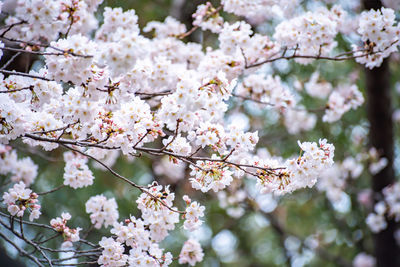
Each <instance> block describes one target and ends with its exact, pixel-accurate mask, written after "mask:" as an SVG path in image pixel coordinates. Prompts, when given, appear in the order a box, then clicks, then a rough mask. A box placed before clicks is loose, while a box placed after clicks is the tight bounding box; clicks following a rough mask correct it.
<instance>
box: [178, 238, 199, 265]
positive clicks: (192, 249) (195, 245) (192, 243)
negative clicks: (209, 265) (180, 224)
mask: <svg viewBox="0 0 400 267" xmlns="http://www.w3.org/2000/svg"><path fill="white" fill-rule="evenodd" d="M203 257H204V253H203V249H202V248H201V246H200V243H199V242H198V241H196V240H193V239H189V240H187V241H186V242H185V244H184V245H183V247H182V250H181V253H180V254H179V264H185V263H188V264H189V265H190V266H194V265H196V263H197V262H201V261H202V260H203Z"/></svg>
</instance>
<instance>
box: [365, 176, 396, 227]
mask: <svg viewBox="0 0 400 267" xmlns="http://www.w3.org/2000/svg"><path fill="white" fill-rule="evenodd" d="M386 218H394V219H395V220H396V221H399V220H400V183H394V184H393V185H390V186H387V187H385V188H384V189H383V200H381V201H379V202H378V203H376V204H375V207H374V212H373V213H370V214H369V215H368V217H367V220H366V222H367V225H368V226H369V228H370V229H371V231H372V232H374V233H378V232H380V231H382V230H384V229H386V227H387V222H386Z"/></svg>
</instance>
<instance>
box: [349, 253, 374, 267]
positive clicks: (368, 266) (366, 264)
mask: <svg viewBox="0 0 400 267" xmlns="http://www.w3.org/2000/svg"><path fill="white" fill-rule="evenodd" d="M353 266H354V267H375V266H376V259H375V258H374V257H373V256H371V255H369V254H367V253H365V252H361V253H359V254H357V256H356V257H355V258H354V260H353Z"/></svg>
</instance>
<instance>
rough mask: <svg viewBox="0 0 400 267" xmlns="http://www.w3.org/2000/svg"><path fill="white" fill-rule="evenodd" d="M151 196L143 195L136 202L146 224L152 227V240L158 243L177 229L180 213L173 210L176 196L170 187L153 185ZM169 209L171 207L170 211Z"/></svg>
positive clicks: (150, 190)
mask: <svg viewBox="0 0 400 267" xmlns="http://www.w3.org/2000/svg"><path fill="white" fill-rule="evenodd" d="M148 192H149V194H147V193H142V194H141V195H140V197H139V198H138V199H137V200H136V203H137V204H138V208H139V210H140V211H141V212H142V218H143V221H144V223H145V224H147V225H150V226H149V228H150V231H149V235H150V238H151V239H152V240H154V241H156V242H160V241H162V240H163V239H164V238H165V237H166V236H167V235H168V231H171V230H173V229H175V224H176V223H178V222H179V213H177V212H175V211H173V210H171V209H173V200H174V199H175V194H174V193H171V192H170V190H169V186H166V187H165V188H163V186H162V185H157V184H153V185H151V187H150V188H149V189H148ZM168 207H171V209H169V208H168Z"/></svg>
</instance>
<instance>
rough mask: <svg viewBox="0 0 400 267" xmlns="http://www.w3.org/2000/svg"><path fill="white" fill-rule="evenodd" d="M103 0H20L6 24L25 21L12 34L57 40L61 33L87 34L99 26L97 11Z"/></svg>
mask: <svg viewBox="0 0 400 267" xmlns="http://www.w3.org/2000/svg"><path fill="white" fill-rule="evenodd" d="M102 2H103V0H95V1H92V0H85V1H77V0H73V1H71V0H40V1H39V0H28V1H27V0H18V1H17V7H16V9H15V15H14V16H9V17H8V18H7V19H6V24H13V23H17V24H18V23H19V22H21V20H22V18H23V21H25V23H20V25H17V26H16V27H14V29H13V31H12V32H11V33H10V34H9V37H12V38H16V39H26V38H27V39H29V40H32V41H33V40H39V39H40V38H43V39H45V40H54V39H55V38H57V37H58V34H59V33H63V34H77V33H82V34H87V33H89V32H90V31H92V30H94V29H95V28H96V27H97V24H98V22H97V19H96V18H95V16H94V12H95V11H96V10H97V7H98V6H99V5H100V4H101V3H102Z"/></svg>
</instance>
